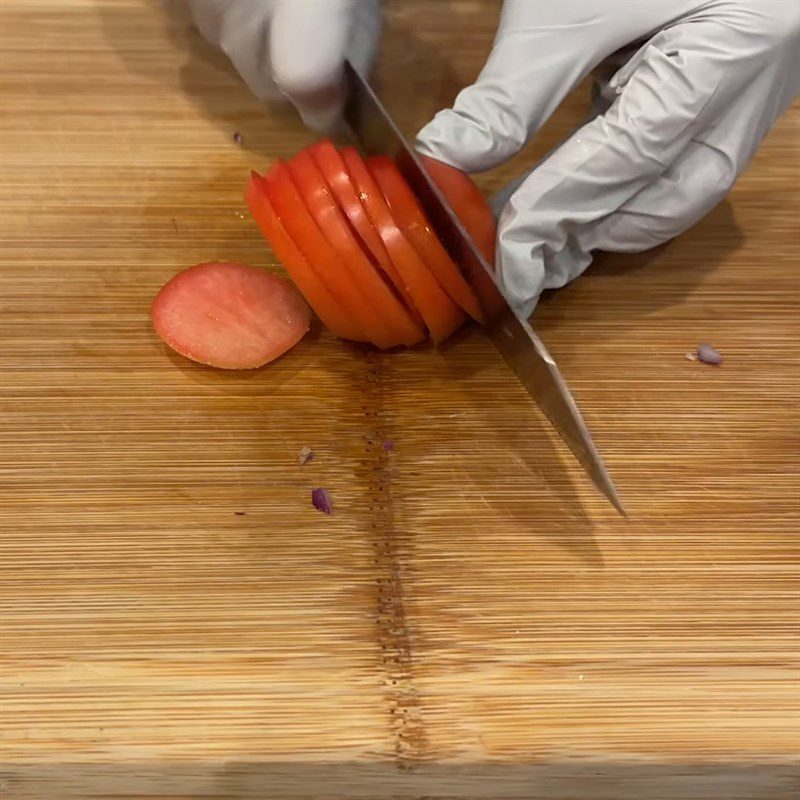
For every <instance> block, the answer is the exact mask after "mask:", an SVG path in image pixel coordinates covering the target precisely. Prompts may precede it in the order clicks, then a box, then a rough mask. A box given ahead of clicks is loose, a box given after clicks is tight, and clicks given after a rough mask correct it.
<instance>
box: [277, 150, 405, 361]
mask: <svg viewBox="0 0 800 800" xmlns="http://www.w3.org/2000/svg"><path fill="white" fill-rule="evenodd" d="M263 185H264V187H265V188H266V191H267V197H268V199H269V201H270V203H271V204H272V207H273V208H274V209H275V211H276V212H277V213H278V216H279V217H280V219H281V222H282V223H283V226H284V228H285V229H286V232H287V233H288V234H289V236H290V237H291V239H292V241H293V242H294V243H295V246H296V247H297V249H298V250H299V251H300V252H301V253H302V254H303V256H304V257H305V259H306V261H308V263H309V264H313V266H314V271H315V272H316V273H317V275H319V277H320V278H321V279H322V282H323V283H324V284H325V286H326V287H327V288H328V291H329V292H330V293H331V294H332V295H333V296H334V297H335V298H336V299H337V301H338V302H339V303H340V305H341V306H342V308H344V310H345V311H346V312H347V314H349V316H350V318H351V319H352V321H353V322H354V323H355V325H356V326H357V328H358V329H359V330H361V331H363V332H364V334H365V338H366V340H367V341H370V342H374V343H375V344H377V345H378V346H379V347H390V346H391V345H390V344H389V340H390V337H389V334H388V329H387V328H386V326H385V325H383V324H382V323H381V321H380V320H379V319H378V316H377V314H376V313H375V312H374V311H373V310H372V309H371V308H370V307H369V306H368V305H367V302H366V300H365V298H364V295H363V294H362V293H361V292H360V291H359V288H358V286H356V285H355V284H354V283H353V282H352V281H351V280H350V279H349V276H348V274H347V273H346V272H345V271H344V270H343V269H342V263H341V259H340V258H339V255H338V254H337V253H336V251H335V250H334V249H333V247H331V245H330V243H329V242H328V240H327V239H326V238H325V237H324V236H323V234H322V231H320V229H319V227H317V223H316V222H315V221H314V219H313V217H312V216H311V214H310V213H309V211H308V209H307V208H306V205H305V203H304V202H303V199H302V198H301V197H300V193H299V192H298V190H297V187H296V186H295V183H294V180H293V179H292V175H291V173H290V172H289V168H288V167H287V166H286V164H285V163H284V162H283V161H281V160H280V159H279V160H277V161H276V162H275V163H274V164H273V165H272V168H271V169H270V170H269V172H267V174H266V175H265V176H264V178H263Z"/></svg>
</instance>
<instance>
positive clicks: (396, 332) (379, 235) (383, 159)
mask: <svg viewBox="0 0 800 800" xmlns="http://www.w3.org/2000/svg"><path fill="white" fill-rule="evenodd" d="M426 168H427V169H428V170H429V174H430V175H431V177H432V178H433V180H434V181H436V182H437V184H438V185H439V187H440V188H441V190H442V191H443V193H444V194H445V196H446V197H447V198H448V200H449V201H450V202H451V204H453V207H454V209H455V211H456V213H457V214H458V215H459V216H460V217H461V219H462V222H463V223H464V224H465V226H466V227H467V229H468V230H469V231H470V232H471V233H472V235H473V237H475V239H476V242H477V243H478V246H479V247H480V248H481V250H483V252H484V255H486V257H487V258H488V259H490V260H491V259H492V257H493V248H494V237H495V227H494V217H493V215H492V212H491V209H490V208H489V206H488V205H487V203H486V202H485V200H484V199H483V197H482V196H481V195H480V192H479V191H478V189H477V187H475V184H474V183H472V181H471V179H470V178H469V177H468V176H467V175H465V174H464V173H462V172H460V171H459V170H456V169H454V168H452V167H449V166H447V165H445V164H442V163H440V162H437V161H433V160H432V159H427V160H426ZM245 200H246V201H247V205H248V206H249V208H250V211H251V213H252V215H253V218H254V219H255V221H256V222H257V223H258V225H259V227H260V228H261V231H262V233H263V234H264V236H265V237H266V239H267V241H268V242H269V243H270V245H271V246H272V249H273V251H274V252H275V255H276V256H277V258H278V259H279V260H280V261H281V262H282V263H283V265H284V267H285V269H286V271H287V272H288V274H289V276H290V277H291V278H292V280H293V281H294V283H295V285H296V286H297V288H298V289H299V290H300V292H301V293H302V294H303V296H304V297H305V299H306V300H307V302H308V304H309V305H310V306H311V307H312V308H313V310H314V311H315V312H316V314H317V316H318V317H319V318H320V320H321V321H322V323H323V324H324V325H325V326H327V327H328V328H329V329H330V330H331V332H333V333H334V334H335V335H336V336H339V337H341V338H343V339H350V340H353V341H358V342H372V343H373V344H375V345H376V346H377V347H379V348H381V349H388V348H392V347H398V346H401V345H405V346H412V345H415V344H418V343H419V342H422V341H424V340H426V339H428V338H430V339H431V340H432V341H433V342H434V343H435V344H439V343H440V342H443V341H444V340H445V339H446V338H447V337H448V336H450V335H451V334H452V333H453V332H455V331H456V330H457V329H458V328H459V327H460V326H461V325H462V324H463V323H464V322H465V320H466V319H467V318H468V317H472V318H473V319H475V320H477V321H478V322H483V321H484V312H483V310H482V307H481V304H480V302H479V300H478V297H477V296H476V294H475V292H474V291H473V289H472V287H471V286H470V284H469V283H468V282H467V281H466V280H465V278H464V277H463V275H462V273H461V270H460V269H459V267H458V266H457V265H456V264H455V263H454V262H453V260H452V258H451V257H450V255H449V254H448V252H447V250H445V248H444V247H443V245H442V243H441V242H440V240H439V239H438V237H437V236H436V234H435V233H434V231H433V228H432V227H431V225H430V223H429V222H428V220H427V218H426V216H425V213H424V211H423V210H422V207H421V206H420V204H419V202H418V201H417V198H416V196H415V195H414V192H413V191H412V190H411V188H410V187H409V185H408V184H407V183H406V181H405V179H404V178H403V175H402V174H401V172H400V171H399V169H398V168H397V165H396V164H395V162H394V161H393V160H392V159H391V158H389V157H387V156H375V157H372V158H367V159H366V160H365V159H363V158H362V157H361V155H360V154H359V153H358V151H357V150H355V149H354V148H352V147H345V148H342V149H337V148H336V147H334V145H333V144H332V143H331V142H330V141H327V140H325V141H321V142H318V143H316V144H314V145H312V146H311V147H309V148H307V149H305V150H303V151H301V152H300V153H298V154H297V155H296V156H295V157H294V158H292V159H291V160H289V161H288V162H284V161H281V160H279V161H276V162H275V163H274V164H273V165H272V167H271V168H270V170H269V171H268V172H267V173H266V175H263V176H262V175H259V174H258V173H256V172H252V173H251V175H250V180H249V182H248V185H247V189H246V191H245Z"/></svg>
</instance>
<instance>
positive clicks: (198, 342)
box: [151, 261, 311, 369]
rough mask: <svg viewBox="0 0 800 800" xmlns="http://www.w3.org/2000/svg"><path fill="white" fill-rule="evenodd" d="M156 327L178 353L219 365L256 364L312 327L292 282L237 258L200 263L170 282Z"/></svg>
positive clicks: (156, 306) (157, 303) (154, 314)
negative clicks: (240, 261)
mask: <svg viewBox="0 0 800 800" xmlns="http://www.w3.org/2000/svg"><path fill="white" fill-rule="evenodd" d="M151 318H152V321H153V327H154V328H155V329H156V332H157V333H158V335H159V336H160V337H161V338H162V339H163V340H164V342H165V343H166V344H168V345H169V346H170V347H171V348H172V349H173V350H175V352H176V353H179V354H180V355H182V356H185V357H186V358H189V359H191V360H192V361H197V362H199V363H201V364H207V365H208V366H212V367H220V368H221V369H255V368H256V367H260V366H263V365H264V364H266V363H268V362H270V361H273V360H275V359H276V358H278V357H280V356H282V355H283V354H284V353H285V352H286V351H287V350H289V349H290V348H292V347H294V345H296V344H297V342H299V341H300V339H302V338H303V336H304V335H305V334H306V332H307V331H308V327H309V322H310V319H311V312H310V311H309V309H308V306H307V305H306V304H305V302H304V301H303V299H302V297H300V294H299V292H298V291H297V289H295V288H294V286H292V285H291V284H290V283H289V282H288V281H285V280H283V279H281V278H278V277H277V276H275V275H272V274H270V273H269V272H266V271H265V270H263V269H258V268H257V267H251V266H249V265H248V264H238V263H233V262H217V261H212V262H208V263H205V264H196V265H195V266H193V267H189V268H188V269H185V270H183V272H179V273H178V274H177V275H175V276H174V277H173V278H172V279H171V280H170V281H168V282H167V283H166V284H165V285H164V286H163V287H162V289H161V291H160V292H159V293H158V294H157V295H156V298H155V300H153V305H152V308H151Z"/></svg>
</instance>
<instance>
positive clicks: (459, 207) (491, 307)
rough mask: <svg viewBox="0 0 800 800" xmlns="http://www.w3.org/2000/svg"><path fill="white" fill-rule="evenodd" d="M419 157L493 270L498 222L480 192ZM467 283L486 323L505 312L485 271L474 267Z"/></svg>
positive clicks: (457, 173)
mask: <svg viewBox="0 0 800 800" xmlns="http://www.w3.org/2000/svg"><path fill="white" fill-rule="evenodd" d="M418 157H419V159H420V161H421V162H422V165H423V166H424V167H425V171H426V172H427V173H428V175H429V176H430V178H431V180H432V181H433V182H434V183H435V184H436V186H437V187H438V188H439V191H440V192H441V193H442V194H443V195H444V196H445V199H446V200H447V202H448V203H449V204H450V207H451V208H452V209H453V211H454V212H455V214H456V216H457V217H458V218H459V219H460V220H461V223H462V225H463V226H464V227H465V228H466V229H467V232H468V233H469V235H470V236H471V237H472V240H473V242H475V244H476V246H477V248H478V250H479V251H480V253H481V255H482V256H483V257H484V258H485V259H486V261H487V263H488V264H489V265H490V266H492V267H494V266H495V247H496V242H497V222H496V220H495V218H494V212H493V211H492V208H491V206H490V205H489V204H488V203H487V202H486V198H485V197H484V196H483V194H481V190H480V189H479V188H478V187H477V185H476V184H475V182H474V181H473V180H472V178H471V177H470V176H469V175H468V174H467V173H466V172H462V171H461V170H460V169H456V168H455V167H451V166H450V165H449V164H445V163H444V162H442V161H437V160H436V159H435V158H431V157H430V156H423V155H419V156H418ZM462 266H468V265H462ZM469 280H470V284H471V285H472V287H473V289H474V290H475V293H476V294H477V295H478V299H479V300H480V302H481V307H482V308H483V311H484V314H485V316H486V318H487V320H493V319H495V318H496V317H498V316H499V315H500V314H502V313H503V312H504V311H505V309H506V308H507V304H506V302H505V300H504V299H503V297H502V295H501V294H500V290H499V289H498V288H497V285H496V284H495V282H494V280H492V278H490V277H489V276H488V275H487V274H486V271H485V270H484V269H477V265H476V269H474V270H471V271H470V274H469Z"/></svg>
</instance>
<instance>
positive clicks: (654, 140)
mask: <svg viewBox="0 0 800 800" xmlns="http://www.w3.org/2000/svg"><path fill="white" fill-rule="evenodd" d="M799 39H800V3H798V2H797V1H796V0H647V1H646V2H645V0H637V2H633V0H602V2H600V1H599V0H557V1H554V2H544V1H543V0H539V1H537V0H506V2H505V5H504V7H503V13H502V16H501V20H500V26H499V29H498V33H497V37H496V40H495V44H494V48H493V50H492V53H491V55H490V57H489V60H488V61H487V63H486V66H485V67H484V69H483V71H482V72H481V74H480V76H479V78H478V81H477V83H475V84H474V85H473V86H471V87H469V88H467V89H465V90H464V91H462V92H461V93H460V94H459V95H458V98H457V99H456V102H455V104H454V106H453V108H452V109H448V110H445V111H441V112H440V113H439V114H437V116H436V117H435V118H434V119H433V120H432V121H431V122H430V123H429V124H428V125H427V126H426V127H425V128H423V129H422V131H421V132H420V134H419V137H418V139H417V148H418V149H419V150H420V151H421V152H422V153H424V154H426V155H429V156H432V157H434V158H438V159H440V160H441V161H445V162H447V163H448V164H451V165H453V166H456V167H459V168H461V169H463V170H466V171H467V172H480V171H482V170H487V169H490V168H492V167H494V166H496V165H498V164H501V163H502V162H504V161H506V160H507V159H509V158H510V157H511V156H513V155H514V154H515V153H516V152H517V151H518V150H519V149H520V148H521V147H522V146H523V145H524V144H525V142H526V141H527V140H528V139H529V138H530V137H531V136H533V135H534V134H535V133H536V131H537V130H538V129H539V127H540V126H541V125H542V124H543V123H544V122H545V120H546V119H547V118H548V117H549V116H550V114H551V113H552V112H553V110H554V109H555V108H556V106H557V105H558V104H559V103H560V102H561V100H562V99H563V98H564V96H565V95H566V94H567V93H568V92H569V91H570V90H571V89H573V88H574V87H575V86H576V85H577V84H578V83H579V81H580V80H581V79H582V78H583V77H585V76H586V75H587V74H589V73H590V72H591V71H592V70H595V68H597V67H598V66H599V67H600V70H599V72H600V73H605V77H606V78H610V79H608V80H603V75H602V74H598V75H597V77H598V78H599V80H600V86H599V89H598V90H597V91H596V100H598V101H599V106H600V107H599V108H596V111H597V112H600V113H599V115H597V116H596V117H595V118H594V119H593V120H592V121H590V122H588V123H587V124H586V125H584V126H583V127H582V128H581V129H580V130H578V131H577V132H576V133H575V134H574V135H573V136H572V137H571V138H570V139H568V140H567V141H566V142H565V143H564V144H562V145H561V146H560V147H559V148H557V149H556V150H555V151H554V152H553V153H551V154H550V155H549V156H548V157H547V158H546V159H545V160H544V162H542V163H541V164H540V165H538V166H537V167H536V168H535V169H533V171H532V172H530V173H529V174H528V175H525V176H523V177H522V178H521V179H520V180H518V181H515V182H514V183H513V184H512V185H511V186H510V187H509V188H508V190H507V191H504V192H501V193H500V195H499V197H498V198H497V199H498V201H499V202H498V204H497V205H496V206H495V207H496V208H497V207H498V206H500V205H502V206H503V209H502V212H501V213H500V219H499V225H498V237H499V238H498V250H497V259H498V264H499V268H500V274H501V278H502V281H503V285H504V290H505V293H506V295H507V297H508V299H509V300H510V301H511V303H512V305H513V306H514V308H515V311H516V312H517V314H518V315H519V316H520V317H523V318H527V317H528V316H530V314H531V313H532V311H533V309H534V307H535V305H536V302H537V299H538V297H539V295H540V293H541V292H542V290H543V289H549V288H556V287H560V286H563V285H564V284H565V283H567V282H568V281H570V280H571V279H573V278H575V277H576V276H577V275H579V274H580V273H581V272H583V271H584V270H585V269H586V267H587V266H588V265H589V263H590V262H591V258H592V256H591V252H592V251H593V250H610V251H638V250H645V249H647V248H650V247H653V246H655V245H657V244H660V243H661V242H664V241H666V240H667V239H670V238H672V237H673V236H675V235H677V234H678V233H680V232H681V231H683V230H685V229H686V228H688V227H689V226H691V225H693V224H694V223H695V222H696V221H697V220H698V219H700V218H701V217H702V216H703V215H704V214H706V212H708V211H709V210H710V209H711V208H712V207H713V206H714V205H716V204H717V203H718V202H719V201H720V200H721V199H722V198H723V197H724V196H725V194H726V193H727V192H728V190H729V189H730V188H731V186H732V185H733V183H734V181H735V180H736V178H737V176H738V175H739V173H740V172H741V171H742V170H743V169H744V168H745V166H746V165H747V163H748V162H749V161H750V159H751V158H752V157H753V154H754V153H755V151H756V149H757V148H758V145H759V143H760V142H761V140H762V139H763V138H764V136H766V134H767V132H768V131H769V129H770V128H771V126H772V124H773V123H774V122H775V120H776V119H777V117H778V116H779V115H780V114H781V113H782V112H783V111H784V110H785V109H786V108H787V106H788V105H789V104H790V103H791V101H792V99H793V98H794V97H795V96H796V95H797V93H798V90H799V88H800V87H799V86H798V82H799V81H800V41H799ZM631 45H632V47H631ZM626 47H627V48H628V49H624V48H626ZM506 201H507V202H506Z"/></svg>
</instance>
